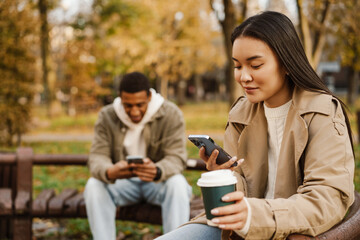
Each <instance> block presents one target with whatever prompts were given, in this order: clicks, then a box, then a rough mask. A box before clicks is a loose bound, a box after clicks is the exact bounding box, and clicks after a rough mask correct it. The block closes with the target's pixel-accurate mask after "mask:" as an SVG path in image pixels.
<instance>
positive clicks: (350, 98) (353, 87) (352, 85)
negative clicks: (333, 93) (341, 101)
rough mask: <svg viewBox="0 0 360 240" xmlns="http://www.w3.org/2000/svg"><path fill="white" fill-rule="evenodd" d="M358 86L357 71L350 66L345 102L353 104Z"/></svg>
mask: <svg viewBox="0 0 360 240" xmlns="http://www.w3.org/2000/svg"><path fill="white" fill-rule="evenodd" d="M358 88H359V71H356V70H354V68H353V67H351V68H350V71H349V74H348V93H347V104H348V105H350V106H352V105H354V103H355V101H356V98H357V95H358Z"/></svg>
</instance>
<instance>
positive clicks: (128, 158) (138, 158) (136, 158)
mask: <svg viewBox="0 0 360 240" xmlns="http://www.w3.org/2000/svg"><path fill="white" fill-rule="evenodd" d="M126 161H127V162H128V163H129V164H130V163H144V161H143V157H142V156H126Z"/></svg>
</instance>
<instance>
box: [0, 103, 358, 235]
mask: <svg viewBox="0 0 360 240" xmlns="http://www.w3.org/2000/svg"><path fill="white" fill-rule="evenodd" d="M359 106H360V104H359ZM355 109H356V108H354V107H353V108H351V109H350V110H351V112H353V114H349V118H350V122H351V124H352V129H353V132H354V133H357V126H356V114H355V112H356V110H355ZM181 110H182V111H183V113H184V118H185V122H186V134H209V135H212V134H214V135H215V134H217V135H220V136H221V135H222V134H223V133H224V128H225V124H226V120H227V115H228V110H229V108H228V105H227V103H225V102H208V103H201V104H194V103H190V104H186V105H184V106H182V107H181ZM35 116H36V117H35V118H34V121H33V122H34V123H33V127H32V130H31V132H30V133H29V134H33V135H36V134H39V133H43V134H44V133H48V134H52V133H55V134H59V133H66V134H81V133H91V132H92V131H93V126H94V124H95V121H96V118H97V113H89V114H79V115H77V116H76V117H68V116H57V117H56V118H53V119H48V118H47V117H46V116H45V114H44V111H43V109H36V110H35ZM216 141H217V142H218V143H219V144H220V145H221V144H222V142H221V140H217V139H216ZM22 145H23V146H29V147H32V148H33V150H34V152H35V153H50V154H51V153H69V154H70V153H71V154H87V153H88V152H89V149H90V146H91V142H31V143H23V144H22ZM0 150H5V151H15V147H13V148H1V147H0ZM187 150H188V156H189V157H190V158H198V149H197V148H196V147H195V146H193V145H192V144H191V143H190V142H189V141H188V142H187ZM355 152H356V156H357V158H356V162H355V164H356V169H355V187H356V190H357V191H360V160H359V155H360V145H359V144H357V145H356V146H355ZM200 174H201V172H199V171H185V172H184V175H185V177H186V179H187V180H188V182H189V184H191V185H192V186H193V193H194V194H195V195H200V189H199V188H198V187H197V186H196V181H197V179H198V178H199V176H200ZM89 176H90V174H89V171H88V169H87V168H85V167H74V166H71V167H55V166H48V167H43V166H36V167H34V169H33V181H34V182H33V186H34V195H35V196H36V195H37V194H38V193H39V192H41V191H42V190H43V189H45V188H54V189H56V191H57V192H61V191H62V190H63V189H65V188H77V189H78V190H79V191H83V188H84V186H85V183H86V181H87V179H88V177H89ZM52 221H53V222H56V223H57V224H58V225H60V226H61V227H63V228H64V229H65V231H64V232H63V233H61V234H59V233H58V234H57V235H55V236H53V237H50V236H47V237H45V238H43V239H60V237H61V239H64V236H65V237H66V238H69V239H91V234H90V230H89V226H88V222H87V220H86V219H65V220H64V219H62V220H52ZM117 228H118V230H120V231H121V232H122V233H123V234H124V235H125V238H124V239H142V238H144V236H148V237H150V238H151V236H155V235H158V234H160V233H161V227H160V226H154V225H150V224H142V223H134V222H127V221H122V222H117ZM59 235H60V236H59ZM37 239H42V238H41V237H40V238H39V237H38V238H37Z"/></svg>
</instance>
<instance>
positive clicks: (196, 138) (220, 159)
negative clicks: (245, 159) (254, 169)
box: [188, 135, 237, 167]
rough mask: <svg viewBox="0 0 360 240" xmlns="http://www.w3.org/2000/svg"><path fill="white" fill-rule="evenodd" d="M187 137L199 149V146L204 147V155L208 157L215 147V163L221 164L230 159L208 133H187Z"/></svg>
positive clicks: (235, 164)
mask: <svg viewBox="0 0 360 240" xmlns="http://www.w3.org/2000/svg"><path fill="white" fill-rule="evenodd" d="M188 139H189V140H190V141H191V142H192V143H193V144H195V146H197V147H198V148H199V149H200V148H201V147H205V154H206V156H208V157H210V155H211V153H212V152H213V151H214V150H215V149H217V150H218V151H219V155H218V156H217V158H216V164H218V165H221V164H223V163H225V162H227V161H229V160H230V159H231V156H230V155H229V154H228V153H227V152H225V150H224V149H222V148H221V147H220V146H219V145H217V144H216V143H215V142H214V140H212V138H211V137H209V136H208V135H189V137H188ZM231 166H232V167H235V166H237V162H235V163H234V164H233V165H231Z"/></svg>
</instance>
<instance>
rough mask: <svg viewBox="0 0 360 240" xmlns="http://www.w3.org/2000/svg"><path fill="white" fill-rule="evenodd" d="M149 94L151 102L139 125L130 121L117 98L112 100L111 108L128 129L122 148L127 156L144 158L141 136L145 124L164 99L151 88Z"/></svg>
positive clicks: (143, 140) (143, 141) (144, 147)
mask: <svg viewBox="0 0 360 240" xmlns="http://www.w3.org/2000/svg"><path fill="white" fill-rule="evenodd" d="M150 92H151V100H150V102H149V104H148V107H147V109H146V112H145V114H144V117H143V118H142V119H141V121H140V122H139V123H134V122H132V121H131V119H130V117H129V116H128V115H127V113H126V112H125V109H124V107H123V105H122V104H121V98H120V97H117V98H115V100H114V103H113V106H114V110H115V113H116V115H117V116H118V118H119V119H120V120H121V121H122V122H123V123H124V124H125V125H126V126H127V127H128V128H129V129H128V131H127V132H126V134H125V139H124V147H125V149H126V151H127V153H128V154H129V155H137V156H143V157H146V145H145V139H144V138H143V136H142V135H143V134H142V133H143V129H144V126H145V124H146V123H148V122H149V121H150V119H151V117H152V116H154V114H155V113H156V112H157V111H158V110H159V109H160V107H161V105H162V104H163V103H164V98H163V97H162V96H161V95H160V94H159V93H156V91H155V90H154V89H152V88H151V89H150Z"/></svg>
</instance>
